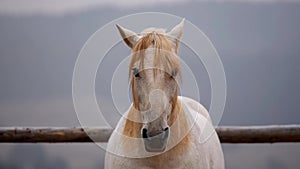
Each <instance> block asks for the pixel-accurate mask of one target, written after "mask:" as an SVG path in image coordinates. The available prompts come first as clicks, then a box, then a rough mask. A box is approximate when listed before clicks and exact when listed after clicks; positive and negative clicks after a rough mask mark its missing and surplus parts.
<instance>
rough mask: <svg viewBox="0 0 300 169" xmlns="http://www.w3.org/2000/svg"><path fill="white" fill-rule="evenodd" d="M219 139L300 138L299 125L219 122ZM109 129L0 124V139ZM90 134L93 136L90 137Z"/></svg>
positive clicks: (75, 135) (81, 138) (77, 135)
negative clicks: (253, 124) (241, 124)
mask: <svg viewBox="0 0 300 169" xmlns="http://www.w3.org/2000/svg"><path fill="white" fill-rule="evenodd" d="M216 131H217V133H218V135H219V138H220V140H221V142H222V143H276V142H300V125H276V126H230V127H229V126H221V127H217V128H216ZM111 133H112V129H101V128H84V129H83V128H19V127H17V128H3V127H2V128H0V143H74V142H93V141H96V142H107V141H108V139H109V137H110V135H111ZM89 136H92V138H93V139H94V140H92V139H91V138H90V137H89Z"/></svg>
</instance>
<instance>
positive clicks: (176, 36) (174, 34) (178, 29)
mask: <svg viewBox="0 0 300 169" xmlns="http://www.w3.org/2000/svg"><path fill="white" fill-rule="evenodd" d="M184 21H185V19H184V18H183V19H182V21H181V22H180V23H179V24H178V25H176V26H175V27H174V28H173V29H172V30H171V31H170V32H168V33H167V35H168V36H169V38H170V39H171V41H172V42H173V43H174V44H175V48H176V51H177V50H178V47H179V42H180V39H181V37H182V34H183V26H184Z"/></svg>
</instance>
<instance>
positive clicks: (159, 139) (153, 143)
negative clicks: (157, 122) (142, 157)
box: [143, 127, 170, 152]
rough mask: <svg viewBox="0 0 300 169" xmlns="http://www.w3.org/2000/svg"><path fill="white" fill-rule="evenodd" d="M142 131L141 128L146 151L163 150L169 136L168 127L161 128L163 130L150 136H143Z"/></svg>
mask: <svg viewBox="0 0 300 169" xmlns="http://www.w3.org/2000/svg"><path fill="white" fill-rule="evenodd" d="M144 132H145V131H144V130H143V142H144V146H145V150H146V151H147V152H163V151H165V149H166V147H167V143H168V139H169V136H170V129H169V127H167V128H166V129H165V130H163V132H161V133H159V134H157V135H155V136H152V137H148V136H145V133H144Z"/></svg>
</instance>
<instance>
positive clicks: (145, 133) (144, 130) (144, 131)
mask: <svg viewBox="0 0 300 169" xmlns="http://www.w3.org/2000/svg"><path fill="white" fill-rule="evenodd" d="M142 137H143V138H148V135H147V129H146V128H143V129H142Z"/></svg>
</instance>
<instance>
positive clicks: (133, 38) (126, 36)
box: [116, 24, 139, 48]
mask: <svg viewBox="0 0 300 169" xmlns="http://www.w3.org/2000/svg"><path fill="white" fill-rule="evenodd" d="M116 27H117V28H118V30H119V32H120V34H121V36H122V38H123V40H124V41H125V43H126V44H127V45H128V46H129V47H130V48H133V47H134V45H135V44H136V42H137V41H138V40H139V36H138V35H137V34H136V33H135V32H133V31H131V30H128V29H125V28H123V27H122V26H120V25H118V24H116Z"/></svg>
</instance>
